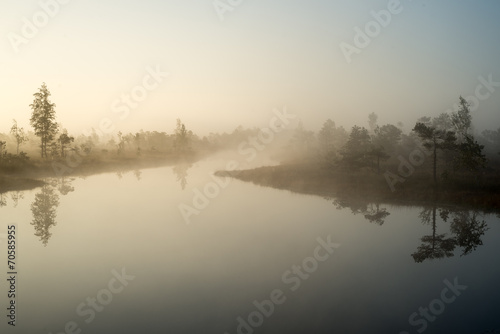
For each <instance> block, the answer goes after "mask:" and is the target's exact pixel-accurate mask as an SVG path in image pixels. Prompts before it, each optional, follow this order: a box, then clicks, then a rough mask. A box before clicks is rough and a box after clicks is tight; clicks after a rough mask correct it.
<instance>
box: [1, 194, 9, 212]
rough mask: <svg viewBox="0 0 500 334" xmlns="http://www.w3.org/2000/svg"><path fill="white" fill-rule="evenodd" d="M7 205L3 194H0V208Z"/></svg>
mask: <svg viewBox="0 0 500 334" xmlns="http://www.w3.org/2000/svg"><path fill="white" fill-rule="evenodd" d="M6 205H7V200H6V199H5V198H4V197H3V193H0V208H1V207H3V206H6Z"/></svg>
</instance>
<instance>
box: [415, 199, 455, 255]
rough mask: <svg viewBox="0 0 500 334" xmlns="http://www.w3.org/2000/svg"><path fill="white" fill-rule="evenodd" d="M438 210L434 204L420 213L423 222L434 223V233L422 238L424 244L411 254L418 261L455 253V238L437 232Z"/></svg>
mask: <svg viewBox="0 0 500 334" xmlns="http://www.w3.org/2000/svg"><path fill="white" fill-rule="evenodd" d="M436 212H437V208H436V205H433V206H432V207H430V208H424V209H423V210H422V211H421V212H420V214H419V215H418V216H419V218H420V219H421V221H422V224H425V225H432V234H431V235H425V236H423V237H422V238H420V240H421V241H422V244H421V245H420V246H418V248H417V251H416V252H415V253H413V254H411V256H412V257H413V260H415V262H417V263H420V262H423V261H424V260H427V259H440V258H443V257H451V256H453V255H454V253H453V251H454V250H455V239H453V238H446V233H444V234H437V233H436Z"/></svg>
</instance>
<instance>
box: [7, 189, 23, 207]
mask: <svg viewBox="0 0 500 334" xmlns="http://www.w3.org/2000/svg"><path fill="white" fill-rule="evenodd" d="M10 198H11V199H12V202H13V203H14V208H16V207H17V205H18V204H19V200H20V199H24V191H19V190H18V191H13V192H11V193H10Z"/></svg>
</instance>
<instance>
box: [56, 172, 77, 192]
mask: <svg viewBox="0 0 500 334" xmlns="http://www.w3.org/2000/svg"><path fill="white" fill-rule="evenodd" d="M74 180H75V179H74V178H71V179H68V178H66V177H64V176H63V177H61V179H60V180H59V181H58V188H57V190H59V193H60V194H61V195H63V196H66V195H67V194H69V193H70V192H73V191H75V188H74V187H73V186H72V185H71V183H72V182H73V181H74Z"/></svg>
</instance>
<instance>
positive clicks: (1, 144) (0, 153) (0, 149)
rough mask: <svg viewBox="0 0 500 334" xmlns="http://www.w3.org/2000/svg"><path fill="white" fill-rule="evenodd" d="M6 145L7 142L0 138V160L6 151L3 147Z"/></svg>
mask: <svg viewBox="0 0 500 334" xmlns="http://www.w3.org/2000/svg"><path fill="white" fill-rule="evenodd" d="M6 146H7V142H6V141H2V140H0V160H2V157H3V155H4V153H6V149H5V148H6Z"/></svg>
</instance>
